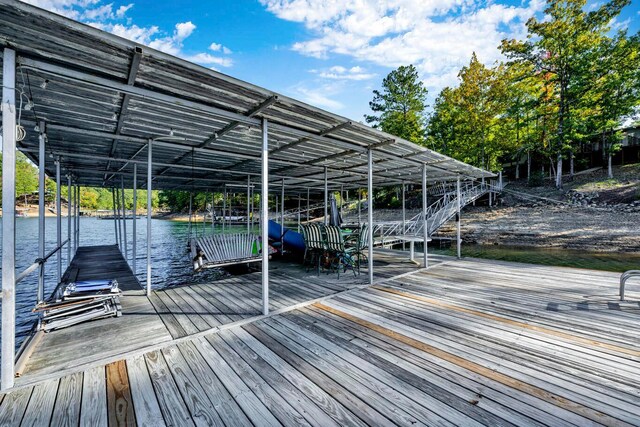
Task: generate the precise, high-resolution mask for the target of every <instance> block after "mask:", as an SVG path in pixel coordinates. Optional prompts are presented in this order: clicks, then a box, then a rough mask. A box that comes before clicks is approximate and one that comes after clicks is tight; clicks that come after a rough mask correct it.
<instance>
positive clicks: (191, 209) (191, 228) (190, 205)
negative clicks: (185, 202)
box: [189, 191, 198, 239]
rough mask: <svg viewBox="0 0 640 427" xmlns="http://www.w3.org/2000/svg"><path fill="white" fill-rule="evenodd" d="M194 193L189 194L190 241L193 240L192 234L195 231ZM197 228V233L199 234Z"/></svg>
mask: <svg viewBox="0 0 640 427" xmlns="http://www.w3.org/2000/svg"><path fill="white" fill-rule="evenodd" d="M192 221H193V191H191V192H189V239H191V232H192V230H193V225H192ZM197 230H198V229H197V228H196V232H197Z"/></svg>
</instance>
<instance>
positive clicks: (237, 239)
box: [190, 233, 262, 271]
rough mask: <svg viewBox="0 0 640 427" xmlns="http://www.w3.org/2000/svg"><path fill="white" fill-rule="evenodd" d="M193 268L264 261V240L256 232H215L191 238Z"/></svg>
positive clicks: (197, 269) (200, 268) (199, 268)
mask: <svg viewBox="0 0 640 427" xmlns="http://www.w3.org/2000/svg"><path fill="white" fill-rule="evenodd" d="M190 247H191V256H192V260H193V269H194V270H195V271H199V270H202V269H205V268H215V267H224V266H228V265H234V264H246V263H250V262H259V261H262V242H261V240H260V237H259V236H258V235H255V234H247V233H237V234H213V235H207V236H201V237H194V238H192V239H191V240H190Z"/></svg>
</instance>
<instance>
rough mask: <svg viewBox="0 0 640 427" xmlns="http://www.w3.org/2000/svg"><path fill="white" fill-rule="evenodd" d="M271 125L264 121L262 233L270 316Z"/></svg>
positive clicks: (264, 286)
mask: <svg viewBox="0 0 640 427" xmlns="http://www.w3.org/2000/svg"><path fill="white" fill-rule="evenodd" d="M268 127H269V124H268V121H267V119H262V176H261V178H262V193H261V194H260V201H261V202H262V205H261V206H260V210H261V212H260V233H261V235H262V240H261V245H262V314H264V315H265V316H266V315H267V314H269V211H268V208H269V129H268Z"/></svg>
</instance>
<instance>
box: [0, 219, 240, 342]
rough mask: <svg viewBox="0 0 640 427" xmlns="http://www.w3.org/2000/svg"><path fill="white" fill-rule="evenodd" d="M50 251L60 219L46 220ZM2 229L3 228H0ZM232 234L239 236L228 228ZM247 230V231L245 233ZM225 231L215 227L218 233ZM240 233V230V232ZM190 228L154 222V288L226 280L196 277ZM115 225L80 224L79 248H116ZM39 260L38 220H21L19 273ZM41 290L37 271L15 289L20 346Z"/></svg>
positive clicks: (140, 241)
mask: <svg viewBox="0 0 640 427" xmlns="http://www.w3.org/2000/svg"><path fill="white" fill-rule="evenodd" d="M45 227H46V244H45V252H49V251H50V250H51V249H53V248H55V246H56V219H55V218H53V217H51V218H47V219H46V224H45ZM146 227H147V221H146V218H141V219H138V221H137V232H136V234H137V237H138V238H137V257H136V259H137V270H138V271H137V273H138V274H137V275H138V279H139V280H140V281H141V282H144V281H145V276H144V275H145V272H146V259H147V241H146V239H147V234H146V233H147V232H146V230H147V228H146ZM197 227H198V233H202V232H203V229H204V230H205V231H206V232H207V233H211V224H208V225H207V226H206V227H203V225H202V224H200V225H198V226H197ZM0 230H1V228H0ZM227 230H228V231H234V230H233V228H231V227H227ZM244 230H245V229H244V228H242V231H244ZM219 231H220V230H219V229H218V228H216V232H219ZM235 231H238V229H237V228H236V230H235ZM127 233H128V242H127V244H128V247H129V257H131V256H132V253H131V249H132V246H133V242H132V221H131V220H128V221H127ZM188 236H189V224H188V223H186V222H176V221H166V220H158V219H153V220H152V235H151V237H152V239H151V242H152V243H151V262H152V266H153V269H152V278H153V280H152V284H153V287H154V288H159V287H164V286H171V285H176V284H180V283H190V282H192V281H194V280H197V281H206V280H213V279H215V278H218V277H220V276H222V275H224V274H225V273H224V271H222V270H218V269H208V270H205V271H204V272H202V273H198V274H195V275H194V274H193V270H192V265H191V263H190V260H189V258H190V256H189V253H188V251H187V238H188ZM66 238H67V219H66V218H62V240H63V241H64V240H65V239H66ZM113 244H115V238H114V225H113V221H112V220H101V219H97V218H81V219H80V246H92V245H113ZM37 257H38V218H16V272H21V271H23V270H24V269H25V268H27V267H28V266H29V265H31V264H32V263H33V262H34V261H35V260H36V258H37ZM66 265H67V249H66V247H65V248H64V249H63V251H62V270H63V272H64V270H65V268H66ZM55 281H56V256H55V255H54V256H53V257H51V258H50V259H49V262H47V264H46V267H45V295H47V296H48V295H50V294H51V292H53V290H54V289H55V287H56V283H55ZM37 285H38V274H37V271H36V272H34V273H33V274H31V275H30V276H29V277H27V278H26V279H24V280H23V281H22V282H20V283H18V286H17V288H16V332H17V337H16V341H17V342H18V345H19V343H20V342H21V341H22V339H23V337H24V336H25V334H27V333H28V332H29V330H30V329H31V327H32V325H33V322H34V321H35V320H36V316H34V315H32V313H31V309H32V308H33V307H34V305H35V303H36V289H37Z"/></svg>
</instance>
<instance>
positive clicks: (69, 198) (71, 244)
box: [67, 175, 118, 267]
mask: <svg viewBox="0 0 640 427" xmlns="http://www.w3.org/2000/svg"><path fill="white" fill-rule="evenodd" d="M117 243H118V240H117V236H116V244H117ZM72 246H73V243H71V175H67V267H69V265H70V264H71V247H72Z"/></svg>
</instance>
